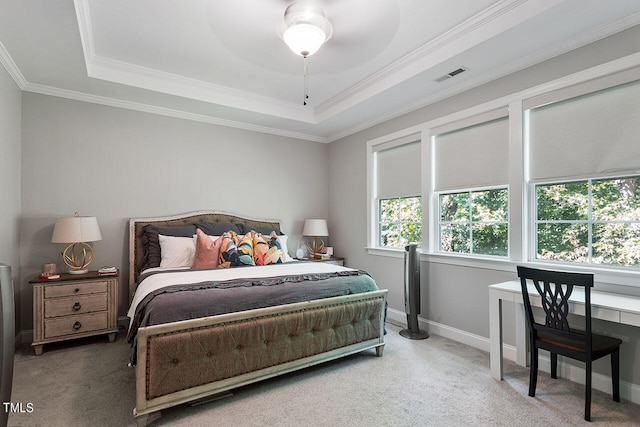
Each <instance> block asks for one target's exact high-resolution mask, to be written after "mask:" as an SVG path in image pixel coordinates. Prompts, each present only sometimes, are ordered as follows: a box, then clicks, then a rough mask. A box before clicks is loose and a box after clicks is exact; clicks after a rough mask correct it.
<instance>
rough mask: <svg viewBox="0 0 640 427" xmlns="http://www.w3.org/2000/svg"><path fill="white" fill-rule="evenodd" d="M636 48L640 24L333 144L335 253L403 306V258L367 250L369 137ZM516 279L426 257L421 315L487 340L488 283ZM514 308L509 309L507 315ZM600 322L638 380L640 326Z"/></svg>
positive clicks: (628, 377)
mask: <svg viewBox="0 0 640 427" xmlns="http://www.w3.org/2000/svg"><path fill="white" fill-rule="evenodd" d="M636 52H640V26H638V27H634V28H631V29H629V30H627V31H625V32H623V33H620V34H618V35H615V36H612V37H610V38H608V39H604V40H601V41H599V42H597V43H594V44H592V45H589V46H585V47H582V48H579V49H577V50H575V51H572V52H569V53H567V54H564V55H562V56H560V57H557V58H555V59H553V60H549V61H547V62H544V63H541V64H538V65H536V66H533V67H530V68H528V69H525V70H522V71H520V72H517V73H515V74H512V75H509V76H506V77H504V78H501V79H499V80H496V81H494V82H491V83H488V84H485V85H483V86H481V87H478V88H475V89H473V90H469V91H467V92H465V93H462V94H460V95H457V96H453V97H450V98H447V99H445V100H443V101H441V102H438V103H435V104H432V105H430V106H427V107H424V108H422V109H420V110H417V111H415V112H412V113H409V114H406V115H403V116H401V117H398V118H396V119H393V120H390V121H387V122H385V123H382V124H380V125H377V126H374V127H371V128H369V129H366V130H364V131H362V132H359V133H357V134H354V135H351V136H348V137H345V138H343V139H341V140H339V141H336V142H334V143H331V144H330V146H329V206H330V210H329V220H330V222H331V224H332V227H333V229H334V230H332V243H333V245H334V246H335V247H336V248H337V249H336V251H338V250H339V251H340V252H341V253H343V254H345V256H346V257H347V261H348V264H349V265H350V266H352V267H356V268H361V269H364V270H367V271H369V272H370V273H371V274H372V276H373V277H374V278H375V279H376V281H377V282H378V283H379V285H380V287H382V288H386V289H388V290H389V304H390V307H391V308H392V309H395V310H398V311H401V312H404V291H403V260H402V259H398V258H390V257H385V256H378V255H369V254H368V253H367V251H366V249H365V247H366V245H367V229H366V216H367V203H368V202H367V196H366V188H367V187H366V185H367V171H366V150H367V149H366V141H368V140H371V139H374V138H378V137H381V136H384V135H388V134H391V133H393V132H396V131H399V130H402V129H405V128H408V127H411V126H414V125H418V124H421V123H424V122H427V121H429V120H433V119H435V118H438V117H442V116H445V115H447V114H451V113H454V112H457V111H461V110H464V109H466V108H470V107H473V106H476V105H479V104H482V103H484V102H487V101H491V100H494V99H497V98H500V97H502V96H506V95H509V94H511V93H515V92H518V91H520V90H524V89H526V88H529V87H533V86H536V85H539V84H542V83H545V82H548V81H551V80H554V79H556V78H559V77H562V76H565V75H568V74H571V73H574V72H578V71H581V70H584V69H587V68H590V67H593V66H596V65H599V64H602V63H605V62H608V61H611V60H614V59H617V58H620V57H623V56H626V55H630V54H633V53H636ZM461 173H463V172H462V171H461ZM336 231H337V233H336ZM516 279H517V277H516V274H515V267H512V268H511V266H510V264H509V263H505V266H504V268H499V269H494V268H492V267H491V266H487V268H472V267H467V266H456V265H451V264H444V263H438V262H423V263H422V288H421V290H422V292H421V295H422V313H421V316H420V317H423V318H425V319H429V320H430V321H433V322H437V323H439V324H441V325H445V326H446V327H451V328H456V329H459V330H461V331H463V332H464V333H471V334H475V335H478V336H480V337H485V338H488V337H489V304H488V302H489V301H488V298H489V295H488V289H487V286H488V285H490V284H492V283H499V282H503V281H507V280H516ZM614 290H617V291H619V292H622V293H625V292H629V288H623V287H620V288H618V289H615V288H614ZM635 291H637V290H635ZM508 313H509V309H508V308H507V309H505V315H508ZM512 323H513V318H511V319H509V318H507V320H506V322H505V324H506V326H507V327H506V336H505V340H506V341H507V342H510V343H513V342H514V341H515V339H514V334H513V326H512ZM597 327H598V328H602V329H606V330H607V331H609V332H612V333H614V334H616V335H617V336H619V337H621V338H622V339H623V340H624V341H625V344H624V346H623V350H622V356H621V360H622V368H621V374H622V378H623V380H625V381H628V382H631V383H633V384H640V371H638V370H637V369H635V370H634V369H633V367H634V364H633V361H634V360H637V358H638V357H639V356H638V353H640V344H639V343H640V329H639V328H633V327H624V326H618V325H613V324H610V323H609V324H604V325H603V324H599V325H598V326H597ZM607 363H608V362H607V360H602V361H599V363H598V366H597V367H596V368H594V369H596V370H600V371H602V372H604V373H608V372H609V370H608V367H607Z"/></svg>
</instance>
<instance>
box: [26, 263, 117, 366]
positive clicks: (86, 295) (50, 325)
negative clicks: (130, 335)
mask: <svg viewBox="0 0 640 427" xmlns="http://www.w3.org/2000/svg"><path fill="white" fill-rule="evenodd" d="M118 278H119V274H118V272H117V271H116V273H115V274H111V275H108V276H102V275H100V274H99V273H98V272H97V271H89V272H88V273H86V274H83V275H77V274H69V273H62V274H60V278H59V279H57V280H47V279H34V280H31V281H29V284H31V285H33V343H32V344H31V345H32V346H33V348H34V351H35V353H36V355H40V354H42V348H43V345H44V344H48V343H52V342H57V341H64V340H70V339H75V338H81V337H88V336H92V335H101V334H108V335H109V342H113V341H115V339H116V333H117V332H118Z"/></svg>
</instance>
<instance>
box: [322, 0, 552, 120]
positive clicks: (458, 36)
mask: <svg viewBox="0 0 640 427" xmlns="http://www.w3.org/2000/svg"><path fill="white" fill-rule="evenodd" d="M561 2H562V0H553V1H546V2H539V1H536V2H533V1H531V0H502V1H499V2H496V3H495V4H494V5H492V6H491V7H489V8H487V9H485V10H483V11H482V12H480V13H478V14H476V15H474V16H473V17H471V18H469V19H468V20H466V21H464V22H462V23H460V24H459V25H457V26H456V27H454V28H452V29H450V30H449V31H447V32H445V33H443V34H442V35H440V36H439V37H437V38H435V39H433V40H432V41H430V42H429V43H427V44H425V45H423V46H421V47H419V48H418V49H416V50H414V51H412V52H411V53H409V54H408V55H405V56H404V57H402V58H400V59H399V60H397V61H395V62H394V63H392V64H390V65H389V66H387V67H385V68H383V69H381V70H379V71H378V72H376V73H374V74H372V75H371V76H369V78H367V79H364V80H362V81H360V82H359V83H357V84H356V85H354V86H352V87H350V88H349V89H347V90H346V91H344V92H342V93H340V94H338V95H337V96H335V97H333V98H331V99H329V100H328V101H326V102H324V103H322V104H320V105H319V106H318V107H317V109H316V111H317V114H316V115H317V120H318V122H322V121H323V120H326V119H327V118H329V117H332V116H334V115H335V114H338V113H340V112H342V111H344V110H346V109H348V108H350V107H353V106H354V105H356V104H357V103H360V102H363V101H365V100H366V99H369V98H371V97H372V96H374V95H377V94H379V93H381V92H382V91H384V90H386V89H389V88H391V87H393V86H395V85H397V84H399V83H401V82H403V81H405V80H407V79H409V78H411V77H415V76H416V75H418V74H420V73H422V72H424V71H426V70H428V69H430V68H431V67H432V66H433V65H434V64H439V63H441V62H444V61H446V60H448V59H450V58H452V57H454V56H455V55H457V54H458V53H460V52H463V51H464V50H466V49H469V48H470V47H472V46H475V45H477V44H478V43H479V42H481V41H485V40H488V39H490V38H491V37H494V36H496V35H498V34H500V33H502V32H504V31H506V30H507V29H509V28H511V27H513V26H515V25H517V24H519V23H520V22H522V21H524V20H526V19H529V18H530V17H531V16H535V15H537V14H539V13H542V12H543V11H544V10H547V9H549V8H551V7H553V6H555V5H557V4H559V3H561Z"/></svg>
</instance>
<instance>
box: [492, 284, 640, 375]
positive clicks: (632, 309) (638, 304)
mask: <svg viewBox="0 0 640 427" xmlns="http://www.w3.org/2000/svg"><path fill="white" fill-rule="evenodd" d="M529 294H531V295H538V293H537V291H536V290H535V288H533V285H530V288H529ZM502 301H511V302H514V303H516V304H515V326H516V363H518V364H519V365H521V366H527V339H528V335H527V334H528V332H527V324H526V318H525V313H524V305H523V301H522V291H521V289H520V281H519V280H518V281H512V282H503V283H497V284H495V285H490V286H489V340H490V361H491V376H492V377H493V378H495V379H498V380H501V379H502ZM531 304H532V305H537V306H540V298H539V297H538V298H532V299H531ZM569 304H570V305H569V311H570V312H571V313H575V314H582V315H583V314H584V291H582V290H581V289H577V288H574V290H573V293H572V295H571V298H570V299H569ZM591 317H592V318H594V319H602V320H608V321H610V322H615V323H623V324H626V325H632V326H638V327H640V297H634V296H627V295H620V294H611V293H606V292H598V291H594V290H592V291H591Z"/></svg>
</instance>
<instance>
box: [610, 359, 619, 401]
mask: <svg viewBox="0 0 640 427" xmlns="http://www.w3.org/2000/svg"><path fill="white" fill-rule="evenodd" d="M611 385H612V386H613V400H614V401H616V402H620V349H618V350H616V351H614V352H613V353H611Z"/></svg>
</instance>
